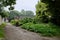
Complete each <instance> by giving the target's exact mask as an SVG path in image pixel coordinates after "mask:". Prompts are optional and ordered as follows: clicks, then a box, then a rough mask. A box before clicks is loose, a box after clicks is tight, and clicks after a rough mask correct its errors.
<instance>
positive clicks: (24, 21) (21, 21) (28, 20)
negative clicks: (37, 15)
mask: <svg viewBox="0 0 60 40" xmlns="http://www.w3.org/2000/svg"><path fill="white" fill-rule="evenodd" d="M19 22H20V24H22V25H23V24H25V23H30V22H33V19H32V18H24V19H22V20H19Z"/></svg>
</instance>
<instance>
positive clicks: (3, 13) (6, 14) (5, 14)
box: [0, 10, 9, 17]
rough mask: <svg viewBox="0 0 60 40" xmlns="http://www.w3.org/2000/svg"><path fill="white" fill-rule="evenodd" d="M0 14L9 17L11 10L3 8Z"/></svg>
mask: <svg viewBox="0 0 60 40" xmlns="http://www.w3.org/2000/svg"><path fill="white" fill-rule="evenodd" d="M0 15H1V16H2V17H8V16H9V12H8V11H5V10H3V11H2V12H1V13H0Z"/></svg>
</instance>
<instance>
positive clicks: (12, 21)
mask: <svg viewBox="0 0 60 40" xmlns="http://www.w3.org/2000/svg"><path fill="white" fill-rule="evenodd" d="M17 22H19V20H11V22H10V23H11V24H12V25H16V23H17Z"/></svg>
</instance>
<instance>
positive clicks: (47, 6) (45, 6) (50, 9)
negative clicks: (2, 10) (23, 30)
mask: <svg viewBox="0 0 60 40" xmlns="http://www.w3.org/2000/svg"><path fill="white" fill-rule="evenodd" d="M41 14H42V15H48V17H49V16H51V21H52V22H53V23H55V24H60V21H59V20H60V0H39V1H38V4H37V5H36V15H37V17H39V16H41ZM39 19H40V18H39Z"/></svg>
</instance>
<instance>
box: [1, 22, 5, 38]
mask: <svg viewBox="0 0 60 40" xmlns="http://www.w3.org/2000/svg"><path fill="white" fill-rule="evenodd" d="M5 26H6V23H2V24H1V25H0V38H3V37H4V35H5V34H4V27H5Z"/></svg>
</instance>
